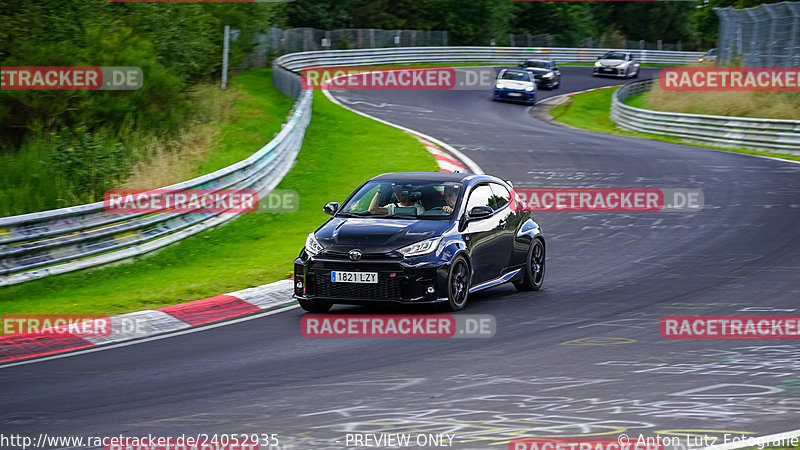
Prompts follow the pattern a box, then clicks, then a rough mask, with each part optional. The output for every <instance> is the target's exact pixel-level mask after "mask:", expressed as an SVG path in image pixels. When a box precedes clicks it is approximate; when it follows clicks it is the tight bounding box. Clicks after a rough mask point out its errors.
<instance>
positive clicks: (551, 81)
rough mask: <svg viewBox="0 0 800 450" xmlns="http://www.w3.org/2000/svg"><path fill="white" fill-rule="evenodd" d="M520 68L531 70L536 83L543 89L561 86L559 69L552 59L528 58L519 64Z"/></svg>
mask: <svg viewBox="0 0 800 450" xmlns="http://www.w3.org/2000/svg"><path fill="white" fill-rule="evenodd" d="M519 66H520V67H521V68H522V69H524V70H527V71H529V72H531V73H532V74H533V76H534V78H536V84H537V85H538V86H539V87H542V88H545V89H555V88H557V87H559V86H561V70H559V68H558V66H556V63H555V62H554V61H550V60H546V59H529V60H527V61H525V62H523V63H520V65H519Z"/></svg>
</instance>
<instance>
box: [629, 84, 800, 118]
mask: <svg viewBox="0 0 800 450" xmlns="http://www.w3.org/2000/svg"><path fill="white" fill-rule="evenodd" d="M637 97H638V98H636V99H630V101H631V102H637V103H638V104H640V105H641V107H642V108H646V109H654V110H658V111H668V112H680V113H688V114H710V115H715V116H735V117H754V118H764V119H790V120H797V118H798V117H800V92H770V91H743V92H737V91H729V92H726V91H664V90H663V89H661V87H660V86H659V85H657V84H654V85H653V88H652V89H651V90H650V92H647V93H645V94H642V95H641V96H637Z"/></svg>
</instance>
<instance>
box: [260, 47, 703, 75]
mask: <svg viewBox="0 0 800 450" xmlns="http://www.w3.org/2000/svg"><path fill="white" fill-rule="evenodd" d="M608 51H625V52H631V53H632V54H633V55H634V57H636V58H637V59H638V60H639V62H640V63H655V64H659V63H660V64H689V63H693V62H697V59H698V58H699V57H700V56H702V55H703V53H701V52H675V51H665V50H619V49H611V48H561V47H400V48H372V49H363V50H329V51H315V52H302V53H292V54H288V55H284V56H281V57H279V58H277V59H276V60H275V62H276V64H277V65H279V66H281V67H283V68H285V69H287V70H291V71H297V70H300V69H302V68H304V67H311V66H349V65H352V66H357V65H371V64H405V63H408V64H411V63H428V62H470V61H481V62H493V63H499V64H517V63H519V62H522V61H523V60H525V59H528V58H547V59H553V60H556V61H559V62H566V61H573V62H591V61H595V60H597V58H598V57H600V56H602V55H603V54H604V53H606V52H608Z"/></svg>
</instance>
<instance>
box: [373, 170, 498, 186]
mask: <svg viewBox="0 0 800 450" xmlns="http://www.w3.org/2000/svg"><path fill="white" fill-rule="evenodd" d="M395 180H396V181H431V182H440V183H441V182H447V181H450V182H454V181H455V182H462V183H464V184H475V183H479V182H481V181H492V182H495V183H497V182H499V183H502V184H507V183H506V182H505V181H503V180H501V179H500V178H497V177H493V176H491V175H476V174H474V173H469V172H392V173H384V174H382V175H378V176H377V177H373V178H372V181H395Z"/></svg>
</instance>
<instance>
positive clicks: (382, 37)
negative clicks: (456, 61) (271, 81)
mask: <svg viewBox="0 0 800 450" xmlns="http://www.w3.org/2000/svg"><path fill="white" fill-rule="evenodd" d="M257 40H258V46H257V48H256V51H255V52H254V53H253V55H252V56H251V57H250V61H248V62H247V63H249V64H250V65H252V66H256V67H263V66H264V65H265V63H266V61H267V60H268V59H271V58H272V57H274V56H279V55H285V54H287V53H297V52H310V51H318V50H350V49H365V48H387V47H445V46H447V45H450V44H449V42H448V40H447V31H424V30H380V29H376V28H346V29H341V30H317V29H315V28H292V29H289V30H282V29H280V28H275V27H273V28H271V29H270V30H269V31H268V32H266V33H263V34H260V35H258V37H257Z"/></svg>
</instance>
